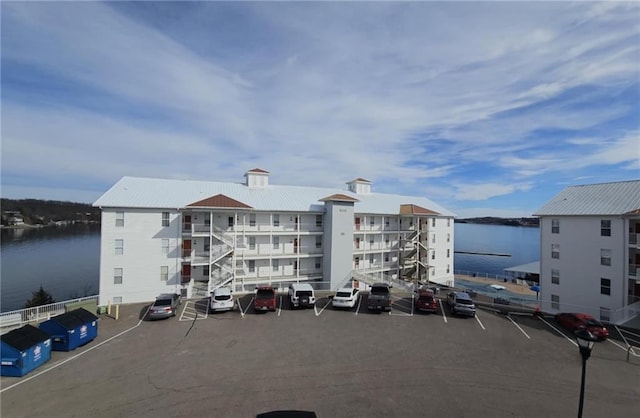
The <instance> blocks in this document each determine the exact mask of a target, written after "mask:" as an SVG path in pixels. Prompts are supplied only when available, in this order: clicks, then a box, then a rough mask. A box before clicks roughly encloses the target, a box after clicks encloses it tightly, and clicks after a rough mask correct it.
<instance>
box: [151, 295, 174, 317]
mask: <svg viewBox="0 0 640 418" xmlns="http://www.w3.org/2000/svg"><path fill="white" fill-rule="evenodd" d="M179 305H180V295H178V294H177V293H163V294H161V295H160V296H158V297H156V301H155V302H153V305H151V307H149V313H148V314H147V318H148V319H160V318H168V317H170V316H176V313H177V312H178V306H179Z"/></svg>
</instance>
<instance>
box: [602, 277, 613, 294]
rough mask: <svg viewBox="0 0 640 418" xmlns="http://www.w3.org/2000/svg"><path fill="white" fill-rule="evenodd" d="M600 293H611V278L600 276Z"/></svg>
mask: <svg viewBox="0 0 640 418" xmlns="http://www.w3.org/2000/svg"><path fill="white" fill-rule="evenodd" d="M600 294H602V295H610V294H611V279H605V278H600Z"/></svg>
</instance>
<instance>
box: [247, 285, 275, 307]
mask: <svg viewBox="0 0 640 418" xmlns="http://www.w3.org/2000/svg"><path fill="white" fill-rule="evenodd" d="M253 310H254V311H275V310H276V291H275V289H274V288H273V287H271V286H259V287H257V288H256V297H255V298H254V299H253Z"/></svg>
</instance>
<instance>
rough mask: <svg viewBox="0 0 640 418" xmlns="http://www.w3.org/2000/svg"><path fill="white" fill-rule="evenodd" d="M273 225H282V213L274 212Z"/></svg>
mask: <svg viewBox="0 0 640 418" xmlns="http://www.w3.org/2000/svg"><path fill="white" fill-rule="evenodd" d="M273 226H280V215H278V214H277V213H274V214H273Z"/></svg>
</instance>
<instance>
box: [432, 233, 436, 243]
mask: <svg viewBox="0 0 640 418" xmlns="http://www.w3.org/2000/svg"><path fill="white" fill-rule="evenodd" d="M431 243H432V244H435V243H436V234H433V235H431Z"/></svg>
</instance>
